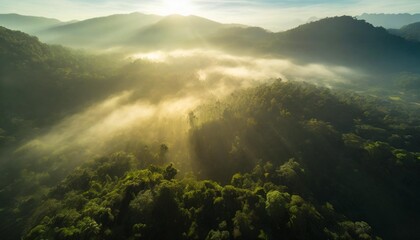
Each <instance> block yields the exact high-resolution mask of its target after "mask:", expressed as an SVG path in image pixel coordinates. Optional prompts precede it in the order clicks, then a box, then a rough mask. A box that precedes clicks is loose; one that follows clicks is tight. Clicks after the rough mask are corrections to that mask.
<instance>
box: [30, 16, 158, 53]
mask: <svg viewBox="0 0 420 240" xmlns="http://www.w3.org/2000/svg"><path fill="white" fill-rule="evenodd" d="M160 19H161V17H160V16H157V15H146V14H142V13H136V12H135V13H131V14H117V15H111V16H105V17H98V18H92V19H87V20H84V21H79V22H76V23H70V24H65V25H62V26H57V27H52V28H49V29H46V30H44V31H40V32H38V33H37V35H38V36H40V38H41V39H42V40H43V41H46V42H48V43H56V44H63V45H66V46H73V47H83V48H89V47H91V48H93V47H95V48H100V47H111V46H115V45H117V46H118V45H119V44H121V43H122V42H124V40H125V39H130V38H131V37H133V36H134V35H135V34H136V33H137V32H139V31H141V30H142V29H143V28H145V27H147V26H149V25H151V24H154V23H156V22H157V21H159V20H160Z"/></svg>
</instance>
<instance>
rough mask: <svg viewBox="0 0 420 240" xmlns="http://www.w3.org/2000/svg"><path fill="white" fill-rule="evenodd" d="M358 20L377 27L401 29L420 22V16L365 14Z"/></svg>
mask: <svg viewBox="0 0 420 240" xmlns="http://www.w3.org/2000/svg"><path fill="white" fill-rule="evenodd" d="M357 18H358V19H361V20H365V21H367V22H368V23H371V24H372V25H374V26H377V27H384V28H401V27H403V26H405V25H408V24H411V23H415V22H420V14H408V13H400V14H385V13H364V14H362V15H360V16H357Z"/></svg>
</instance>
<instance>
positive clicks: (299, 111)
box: [0, 13, 420, 240]
mask: <svg viewBox="0 0 420 240" xmlns="http://www.w3.org/2000/svg"><path fill="white" fill-rule="evenodd" d="M133 22H134V23H135V24H132V23H133ZM116 29H120V30H121V31H117V32H115V31H116ZM47 31H51V32H50V33H51V34H52V35H51V36H55V37H57V39H56V40H57V42H61V43H63V44H64V43H65V41H68V42H67V44H68V45H72V46H79V47H86V48H90V49H92V47H97V49H102V50H105V49H108V48H109V47H117V46H124V47H125V48H124V49H123V50H124V51H122V50H121V49H119V51H121V52H117V53H115V54H113V55H104V54H101V55H93V54H91V53H89V52H84V51H80V50H72V49H69V48H67V47H63V46H56V45H49V44H45V43H43V42H41V41H40V40H39V39H38V38H37V37H33V36H30V35H28V34H27V33H23V32H19V31H13V30H10V29H7V28H4V27H0V97H1V101H0V223H1V224H0V236H2V239H5V240H15V239H28V240H29V239H58V240H61V239H63V240H69V239H82V240H83V239H105V240H107V239H109V240H114V239H115V240H119V239H121V240H122V239H206V240H207V239H208V240H210V239H224V240H231V239H235V240H247V239H261V240H268V239H296V240H306V239H320V240H321V239H322V240H323V239H346V240H347V239H348V240H352V239H355V240H370V239H372V240H380V239H385V240H387V239H416V238H417V236H419V235H420V231H419V229H418V226H419V225H420V218H419V216H418V214H417V213H418V212H419V211H420V206H419V205H418V202H419V201H420V191H419V188H418V186H419V185H420V127H419V126H420V107H419V102H416V101H418V99H420V96H419V91H418V89H420V84H419V83H420V70H419V69H418V66H419V63H420V43H416V42H414V41H408V40H406V39H404V38H402V37H399V36H395V35H392V34H390V33H389V32H388V31H386V30H385V29H384V28H377V27H374V26H372V25H371V24H369V23H366V22H365V21H363V20H357V19H355V18H352V17H347V16H343V17H333V18H326V19H322V20H319V21H315V22H311V23H308V24H304V25H301V26H299V27H297V28H295V29H291V30H289V31H285V32H278V33H273V32H270V31H266V30H265V29H262V28H258V27H246V26H235V25H229V24H221V23H218V22H214V21H211V20H208V19H205V18H201V17H197V16H180V15H171V16H167V17H163V18H160V17H158V16H153V15H143V14H139V13H133V14H128V15H127V14H122V15H112V16H108V17H102V18H96V19H90V20H86V21H82V22H77V23H71V24H66V25H63V26H56V27H52V28H49V29H48V30H47ZM44 33H46V32H44ZM61 37H62V38H61ZM60 38H61V39H60ZM89 39H91V40H92V41H90V40H89ZM102 40H103V41H102ZM200 48H201V49H200ZM128 50H129V51H130V53H132V54H135V53H137V54H138V56H139V57H136V56H134V55H133V56H131V55H130V56H129V57H127V52H126V51H128ZM141 50H147V51H145V52H140V53H139V51H141ZM174 50H177V51H174ZM149 51H151V53H149ZM153 51H158V52H157V53H156V52H153ZM142 54H143V55H142ZM147 54H151V55H152V57H151V58H150V61H149V60H148V58H146V57H145V58H143V57H142V56H144V55H147ZM154 54H155V55H158V56H157V57H156V59H158V60H156V61H154V60H153V55H154ZM159 54H160V55H161V56H160V55H159ZM337 79H338V80H337ZM356 90H357V91H356ZM411 96H412V97H411Z"/></svg>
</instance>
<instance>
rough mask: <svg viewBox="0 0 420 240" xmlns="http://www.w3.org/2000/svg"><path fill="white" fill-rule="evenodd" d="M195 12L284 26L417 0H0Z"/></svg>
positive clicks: (84, 12)
mask: <svg viewBox="0 0 420 240" xmlns="http://www.w3.org/2000/svg"><path fill="white" fill-rule="evenodd" d="M131 12H142V13H149V14H159V15H169V14H183V15H190V14H193V15H198V16H201V17H205V18H209V19H212V20H215V21H219V22H223V23H241V24H246V25H251V26H260V27H264V28H266V29H269V30H272V31H279V30H286V29H289V28H292V27H295V26H297V25H300V24H303V23H306V22H308V20H309V19H311V18H313V17H315V18H323V17H331V16H339V15H352V16H356V15H360V14H362V13H420V1H419V0H300V1H298V0H281V1H275V0H259V1H256V0H223V1H222V0H154V1H152V0H0V13H18V14H23V15H32V16H43V17H50V18H56V19H59V20H62V21H69V20H83V19H87V18H92V17H98V16H106V15H111V14H117V13H131Z"/></svg>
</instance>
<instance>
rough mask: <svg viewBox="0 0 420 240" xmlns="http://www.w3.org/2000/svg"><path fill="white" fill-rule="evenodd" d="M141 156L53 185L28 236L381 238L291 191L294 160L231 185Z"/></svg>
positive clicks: (113, 160)
mask: <svg viewBox="0 0 420 240" xmlns="http://www.w3.org/2000/svg"><path fill="white" fill-rule="evenodd" d="M140 161H141V159H136V158H135V157H134V156H133V155H129V154H125V153H116V154H114V155H112V156H110V157H106V158H100V159H98V160H96V161H94V162H92V163H90V164H88V165H87V166H85V167H83V168H80V169H78V170H76V171H75V172H74V173H72V174H71V175H70V176H68V177H67V178H66V179H65V180H64V181H63V182H62V183H60V184H59V185H58V186H57V187H55V188H54V189H52V190H51V191H50V193H49V194H48V199H46V200H45V201H44V203H43V204H42V205H41V206H40V207H39V208H38V209H37V211H36V212H35V214H34V216H32V219H31V220H32V222H33V225H31V227H30V228H28V230H27V232H26V235H25V237H24V239H279V238H286V239H308V238H310V239H378V238H376V237H374V236H373V235H372V233H371V228H370V226H369V225H368V224H367V223H365V222H351V221H349V220H348V219H347V218H345V217H344V216H341V215H339V214H337V213H336V212H335V211H334V208H333V206H332V205H331V204H329V203H326V204H324V205H322V206H314V205H313V204H312V203H311V202H308V201H307V200H305V199H303V198H302V197H301V196H299V195H296V194H292V193H290V192H287V191H286V190H285V187H284V186H282V185H281V183H282V182H283V181H282V180H281V179H285V178H284V176H285V175H293V174H297V175H299V174H300V173H301V171H303V170H302V169H300V167H299V164H297V163H296V162H294V161H293V160H290V161H289V162H287V163H286V164H284V165H282V166H281V167H280V168H278V169H272V166H270V165H265V166H264V167H262V166H257V167H256V168H255V170H254V171H253V172H252V173H251V174H249V175H246V176H242V175H240V174H236V175H235V176H233V178H232V185H225V186H221V185H219V184H217V183H216V182H213V181H209V180H207V181H197V180H193V179H190V178H184V179H174V177H175V176H176V174H177V170H176V169H175V168H173V167H172V165H168V166H167V167H165V168H159V167H155V166H150V167H149V168H147V169H139V170H137V169H136V168H137V167H136V166H138V165H139V163H140ZM283 183H284V182H283ZM34 223H35V224H34Z"/></svg>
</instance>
